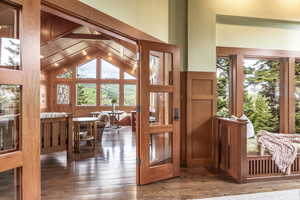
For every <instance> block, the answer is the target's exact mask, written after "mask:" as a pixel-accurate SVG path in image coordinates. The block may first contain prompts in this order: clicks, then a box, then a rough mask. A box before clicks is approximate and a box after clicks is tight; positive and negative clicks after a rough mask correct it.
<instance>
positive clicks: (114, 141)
mask: <svg viewBox="0 0 300 200" xmlns="http://www.w3.org/2000/svg"><path fill="white" fill-rule="evenodd" d="M135 163H136V149H135V134H134V133H132V132H131V127H122V128H121V129H119V130H116V129H106V130H105V131H104V134H103V141H102V146H100V145H99V152H98V153H96V154H95V156H92V157H90V158H83V159H81V160H79V161H74V162H73V163H71V164H70V163H69V165H68V163H67V161H66V155H65V153H58V154H52V155H47V156H42V166H41V167H42V196H43V199H47V200H48V199H72V200H74V199H108V198H107V196H108V197H110V196H111V194H110V193H109V192H107V191H113V190H115V189H120V188H124V189H125V188H127V187H129V186H134V185H135V182H136V181H135V177H136V174H135V173H136V170H135V168H136V164H135Z"/></svg>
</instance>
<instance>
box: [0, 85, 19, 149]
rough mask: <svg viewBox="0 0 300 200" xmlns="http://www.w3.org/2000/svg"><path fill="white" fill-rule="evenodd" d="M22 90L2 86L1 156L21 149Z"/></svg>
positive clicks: (0, 88)
mask: <svg viewBox="0 0 300 200" xmlns="http://www.w3.org/2000/svg"><path fill="white" fill-rule="evenodd" d="M20 98H21V88H20V86H18V85H0V154H1V153H5V152H8V151H15V150H17V149H18V147H19V142H18V138H19V130H20V128H19V124H20V123H19V120H20Z"/></svg>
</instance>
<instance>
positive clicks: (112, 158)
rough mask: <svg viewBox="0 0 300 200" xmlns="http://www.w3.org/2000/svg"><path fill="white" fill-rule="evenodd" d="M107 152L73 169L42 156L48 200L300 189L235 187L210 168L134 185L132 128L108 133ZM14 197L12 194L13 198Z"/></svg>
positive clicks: (3, 186)
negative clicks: (177, 176) (211, 171)
mask: <svg viewBox="0 0 300 200" xmlns="http://www.w3.org/2000/svg"><path fill="white" fill-rule="evenodd" d="M102 151H103V152H102V153H98V154H97V155H96V156H95V157H93V158H85V159H82V160H80V161H76V162H74V163H73V164H71V165H68V163H67V162H66V158H65V154H64V153H59V154H52V155H47V156H42V195H43V197H42V199H43V200H71V199H72V200H186V199H196V198H208V197H216V196H223V195H237V194H248V193H257V192H270V191H276V190H286V189H298V188H300V180H298V179H296V180H284V181H282V180H281V181H271V182H259V183H249V184H242V185H241V184H236V183H233V182H230V181H229V180H222V179H220V178H219V177H217V176H215V175H213V174H210V173H209V172H208V171H207V170H205V169H192V170H187V169H182V175H181V177H180V178H175V179H170V180H167V181H162V182H159V183H155V184H150V185H146V186H140V187H139V186H136V185H135V138H134V137H132V134H131V132H130V129H128V128H123V129H122V131H120V133H116V132H113V131H111V132H106V133H105V134H104V138H103V149H102ZM6 180H7V179H6V178H5V177H4V176H1V174H0V200H12V198H8V197H9V195H8V194H9V192H12V191H13V190H8V188H12V187H11V183H12V182H11V180H10V181H6ZM11 197H12V196H11Z"/></svg>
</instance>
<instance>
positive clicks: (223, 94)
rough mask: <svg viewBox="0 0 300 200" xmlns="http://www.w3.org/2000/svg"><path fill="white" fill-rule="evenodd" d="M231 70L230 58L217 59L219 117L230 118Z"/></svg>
mask: <svg viewBox="0 0 300 200" xmlns="http://www.w3.org/2000/svg"><path fill="white" fill-rule="evenodd" d="M229 69H230V60H229V59H228V58H218V59H217V86H218V89H217V92H218V101H217V107H218V112H217V115H218V116H222V117H228V116H229Z"/></svg>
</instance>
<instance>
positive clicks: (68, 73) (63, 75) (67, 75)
mask: <svg viewBox="0 0 300 200" xmlns="http://www.w3.org/2000/svg"><path fill="white" fill-rule="evenodd" d="M72 76H73V72H72V70H70V69H68V70H66V71H65V72H63V73H61V74H58V75H57V76H56V78H72Z"/></svg>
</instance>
